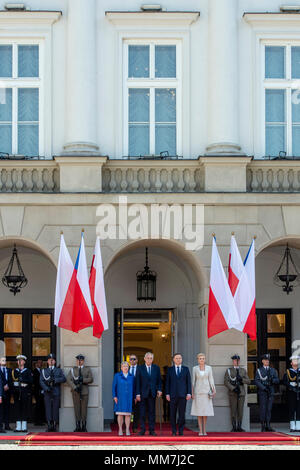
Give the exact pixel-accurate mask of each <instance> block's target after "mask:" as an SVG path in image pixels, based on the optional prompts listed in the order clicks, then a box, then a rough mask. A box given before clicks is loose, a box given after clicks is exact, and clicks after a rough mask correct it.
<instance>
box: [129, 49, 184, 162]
mask: <svg viewBox="0 0 300 470" xmlns="http://www.w3.org/2000/svg"><path fill="white" fill-rule="evenodd" d="M178 56H179V44H178V43H170V42H156V41H155V42H149V43H145V42H143V43H136V42H135V43H131V42H126V43H125V61H124V62H125V93H124V112H125V135H124V153H125V155H129V156H140V155H143V156H144V155H159V154H160V153H161V152H167V153H168V154H169V155H176V154H178V153H180V152H181V148H180V145H181V144H180V141H179V133H178V128H179V127H180V123H179V122H178V121H179V113H178V110H179V109H180V101H181V88H180V85H181V83H180V67H179V63H180V61H179V57H178Z"/></svg>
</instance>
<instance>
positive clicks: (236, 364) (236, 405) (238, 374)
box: [224, 354, 251, 432]
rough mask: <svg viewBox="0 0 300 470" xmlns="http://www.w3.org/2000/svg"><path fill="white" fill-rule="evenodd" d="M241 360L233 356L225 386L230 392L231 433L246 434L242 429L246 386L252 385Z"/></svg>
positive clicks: (225, 378)
mask: <svg viewBox="0 0 300 470" xmlns="http://www.w3.org/2000/svg"><path fill="white" fill-rule="evenodd" d="M240 359H241V358H240V356H239V355H238V354H235V355H234V356H232V358H231V360H232V367H230V368H229V369H227V371H226V372H225V377H224V385H225V386H226V387H227V388H228V390H229V402H230V409H231V421H232V430H231V432H244V429H242V421H243V413H244V404H245V395H246V392H245V386H244V385H250V383H251V380H250V379H249V377H248V375H247V372H246V370H245V369H243V368H242V367H240Z"/></svg>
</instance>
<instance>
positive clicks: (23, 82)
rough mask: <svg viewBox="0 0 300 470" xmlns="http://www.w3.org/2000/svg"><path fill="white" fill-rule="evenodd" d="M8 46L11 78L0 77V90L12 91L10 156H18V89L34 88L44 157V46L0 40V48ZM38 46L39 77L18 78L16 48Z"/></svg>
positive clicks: (24, 41)
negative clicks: (37, 103) (10, 51)
mask: <svg viewBox="0 0 300 470" xmlns="http://www.w3.org/2000/svg"><path fill="white" fill-rule="evenodd" d="M3 45H9V46H12V47H13V51H12V77H0V88H2V89H3V88H11V89H12V155H17V154H18V124H19V121H18V89H19V88H35V89H38V90H39V121H38V125H39V150H38V155H42V156H43V155H44V147H45V144H44V127H45V124H44V105H43V103H44V81H45V79H44V44H43V42H41V41H40V40H37V39H36V40H34V39H31V40H29V39H28V40H27V39H18V40H16V39H9V40H8V39H4V38H0V46H3ZM19 45H21V46H22V45H26V46H33V45H35V46H39V76H38V77H18V46H19ZM0 151H1V148H0Z"/></svg>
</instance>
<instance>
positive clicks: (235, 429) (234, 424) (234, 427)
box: [231, 418, 237, 432]
mask: <svg viewBox="0 0 300 470" xmlns="http://www.w3.org/2000/svg"><path fill="white" fill-rule="evenodd" d="M231 432H237V427H236V421H235V419H234V418H232V429H231Z"/></svg>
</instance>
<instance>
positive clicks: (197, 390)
mask: <svg viewBox="0 0 300 470" xmlns="http://www.w3.org/2000/svg"><path fill="white" fill-rule="evenodd" d="M197 359H198V365H197V366H195V367H193V379H192V387H193V388H192V393H193V394H192V398H193V403H192V409H191V415H192V416H197V417H198V425H199V436H207V434H206V421H207V416H214V408H213V401H212V399H213V398H214V396H215V394H216V388H215V383H214V378H213V374H212V368H211V367H210V366H208V365H206V364H205V354H202V353H199V354H198V355H197Z"/></svg>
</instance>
